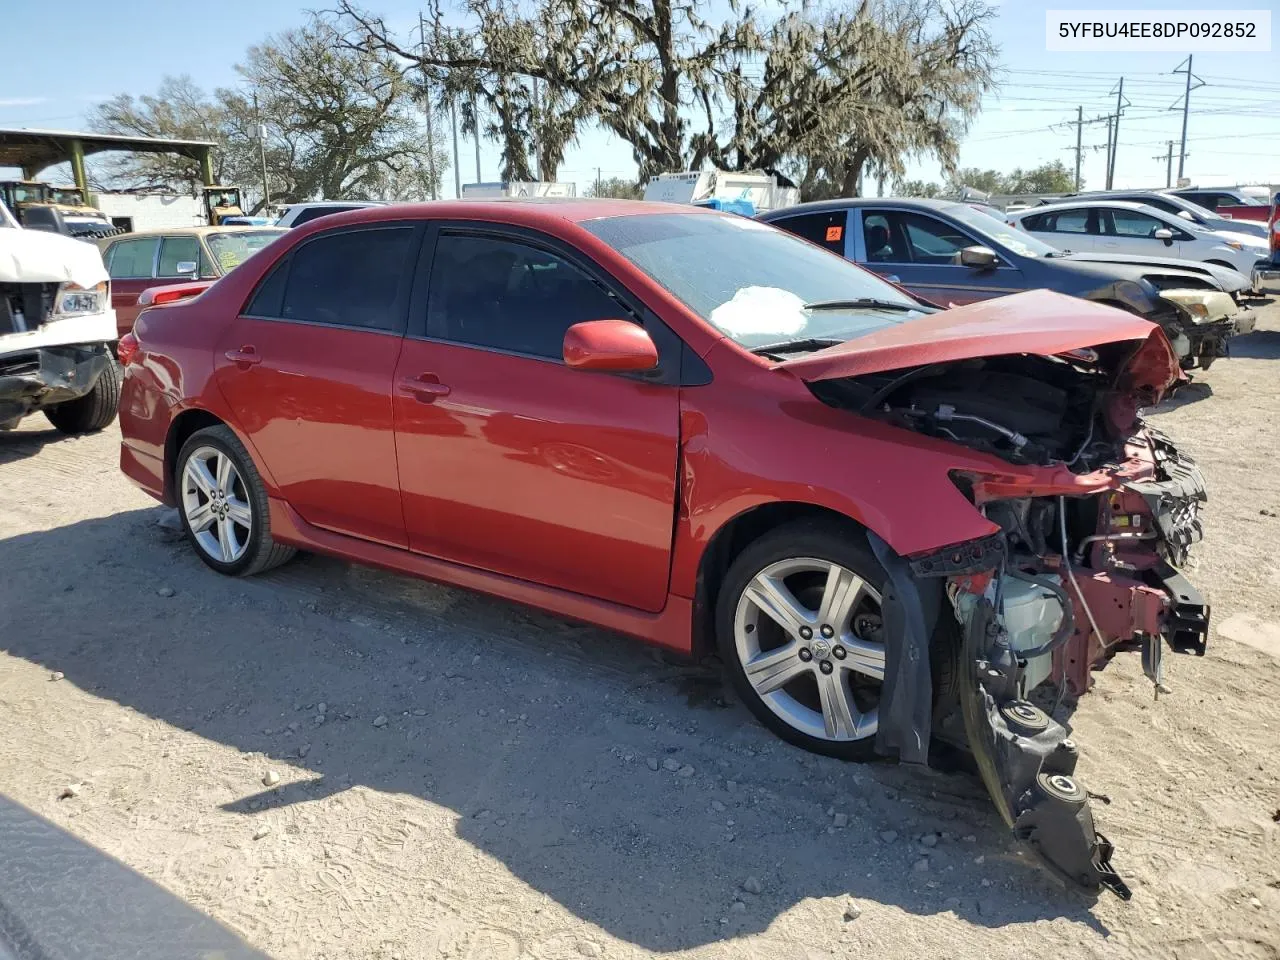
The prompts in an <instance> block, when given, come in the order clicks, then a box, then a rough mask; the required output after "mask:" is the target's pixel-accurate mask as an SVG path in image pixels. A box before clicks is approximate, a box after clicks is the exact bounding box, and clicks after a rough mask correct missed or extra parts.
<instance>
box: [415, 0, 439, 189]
mask: <svg viewBox="0 0 1280 960" xmlns="http://www.w3.org/2000/svg"><path fill="white" fill-rule="evenodd" d="M418 36H419V38H420V39H421V40H422V59H421V60H420V61H419V66H421V67H422V106H423V109H424V110H425V111H426V114H427V176H428V177H430V178H431V199H432V200H439V199H440V196H439V194H437V193H436V133H435V125H434V124H433V123H432V122H431V112H432V105H431V85H430V83H429V81H428V80H427V64H426V56H427V24H426V21H424V20H423V19H422V14H421V12H419V14H418Z"/></svg>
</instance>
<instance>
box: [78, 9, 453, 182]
mask: <svg viewBox="0 0 1280 960" xmlns="http://www.w3.org/2000/svg"><path fill="white" fill-rule="evenodd" d="M341 40H342V38H341V36H340V34H339V32H338V30H337V29H336V27H335V26H334V25H333V24H332V23H329V22H327V21H324V20H320V19H313V20H312V21H311V22H310V23H308V24H307V25H305V26H303V27H301V28H298V29H295V30H290V31H287V32H285V33H282V34H280V35H278V36H275V37H270V38H268V39H267V40H266V41H264V42H263V43H261V44H259V45H257V46H254V47H251V48H250V49H249V51H248V52H247V54H246V57H245V60H244V62H243V63H242V64H241V65H239V66H237V68H236V69H237V70H238V71H239V72H240V74H241V75H242V76H243V77H244V78H245V81H246V83H247V89H245V90H242V89H219V90H216V91H215V92H214V93H213V95H212V96H209V95H206V94H205V93H204V92H203V91H202V90H200V88H198V87H197V86H195V84H194V83H192V81H191V80H190V78H187V77H179V78H165V80H164V81H163V82H162V83H161V86H160V89H159V90H158V91H157V93H156V95H154V96H143V97H140V98H136V99H135V98H134V97H132V96H130V95H128V94H121V95H119V96H117V97H115V98H113V99H112V100H109V101H107V102H106V103H104V104H103V105H101V106H100V107H99V108H98V110H97V111H95V114H94V116H93V117H92V119H91V126H93V128H94V129H97V130H101V131H105V132H113V133H130V134H136V135H140V136H160V137H176V138H191V139H201V140H213V141H215V142H216V143H217V144H218V149H217V150H216V151H215V154H214V161H215V175H216V176H217V178H218V179H219V181H220V182H224V183H225V182H239V183H241V184H242V185H245V186H246V187H253V186H257V185H258V184H259V183H260V182H261V177H262V173H261V161H260V158H259V152H258V143H257V136H258V126H259V124H258V117H259V116H260V117H261V119H262V122H263V124H265V126H266V131H267V139H266V144H265V153H266V162H267V177H268V183H269V184H270V188H271V195H272V198H273V199H276V200H280V201H283V202H294V201H299V200H312V199H320V198H330V199H339V198H341V199H373V198H378V199H406V200H408V199H425V198H427V197H429V196H430V195H431V193H432V187H433V178H432V171H433V170H434V185H435V186H437V187H438V181H439V178H440V174H441V172H442V171H443V170H445V169H447V167H448V158H447V154H446V153H445V151H444V150H443V149H441V148H440V147H439V146H438V145H436V144H433V143H431V142H429V140H428V138H427V136H426V131H425V130H424V128H423V124H422V120H421V114H420V111H419V110H418V109H417V108H416V107H415V105H414V95H415V93H416V92H417V91H416V89H415V88H414V87H413V86H412V84H411V83H410V82H409V80H408V79H407V78H406V77H405V75H404V74H403V72H402V71H401V70H400V69H399V67H398V66H397V65H396V64H395V63H393V62H392V60H391V59H390V58H389V57H388V56H387V55H385V54H380V53H377V52H374V51H368V50H360V49H358V48H356V47H353V46H351V45H349V44H344V43H342V42H341ZM255 95H256V97H257V104H256V108H255V103H254V96H255ZM437 129H438V126H437ZM433 150H434V156H431V155H430V154H429V151H433ZM107 172H108V174H109V176H110V177H111V178H112V179H115V180H116V181H117V182H124V183H127V184H129V185H131V186H160V185H164V186H169V187H181V186H184V185H186V186H195V185H196V184H198V183H199V182H200V179H199V171H198V169H197V167H196V165H195V163H194V162H193V161H188V160H183V159H181V158H175V157H171V156H168V155H164V154H154V155H152V154H138V155H127V156H126V157H124V158H122V159H121V160H118V161H116V162H115V163H114V164H113V166H112V167H111V168H109V169H108V171H107Z"/></svg>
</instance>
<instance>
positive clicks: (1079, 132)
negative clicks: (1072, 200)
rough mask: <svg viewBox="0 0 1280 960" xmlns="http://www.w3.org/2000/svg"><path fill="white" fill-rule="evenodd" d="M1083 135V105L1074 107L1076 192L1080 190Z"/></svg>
mask: <svg viewBox="0 0 1280 960" xmlns="http://www.w3.org/2000/svg"><path fill="white" fill-rule="evenodd" d="M1083 135H1084V107H1076V193H1079V192H1080V151H1081V143H1080V138H1081V137H1082V136H1083Z"/></svg>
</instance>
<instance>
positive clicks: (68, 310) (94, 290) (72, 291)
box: [49, 280, 108, 320]
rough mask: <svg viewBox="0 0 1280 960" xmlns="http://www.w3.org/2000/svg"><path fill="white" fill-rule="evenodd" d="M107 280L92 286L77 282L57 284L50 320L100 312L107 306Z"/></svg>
mask: <svg viewBox="0 0 1280 960" xmlns="http://www.w3.org/2000/svg"><path fill="white" fill-rule="evenodd" d="M107 303H108V285H107V281H106V280H103V281H102V282H101V283H99V284H97V285H96V286H92V287H82V286H80V285H79V284H78V283H71V282H70V281H68V282H66V283H60V284H58V292H57V293H56V294H55V295H54V298H53V313H52V315H51V316H50V317H49V319H50V320H60V319H62V318H63V317H80V316H84V315H86V314H91V313H101V312H102V311H103V310H105V309H106V308H107Z"/></svg>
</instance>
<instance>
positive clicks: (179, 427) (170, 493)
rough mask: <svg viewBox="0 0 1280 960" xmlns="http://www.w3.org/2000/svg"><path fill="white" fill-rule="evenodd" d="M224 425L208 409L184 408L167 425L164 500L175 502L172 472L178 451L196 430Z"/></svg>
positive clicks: (175, 466)
mask: <svg viewBox="0 0 1280 960" xmlns="http://www.w3.org/2000/svg"><path fill="white" fill-rule="evenodd" d="M218 426H224V424H223V422H222V421H221V420H219V419H218V418H217V417H215V416H214V415H213V414H212V413H210V412H209V411H208V410H184V411H182V413H180V414H178V416H177V417H176V418H174V421H173V423H172V424H170V425H169V435H168V436H167V437H165V440H164V494H165V502H166V503H172V502H175V500H174V497H175V493H174V482H173V473H174V470H175V469H176V468H177V460H178V452H179V451H180V450H181V449H182V445H183V444H184V443H186V442H187V440H188V439H190V437H191V435H192V434H193V433H195V432H196V431H197V430H203V429H204V428H205V427H218Z"/></svg>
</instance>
